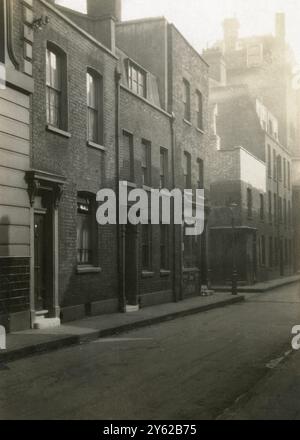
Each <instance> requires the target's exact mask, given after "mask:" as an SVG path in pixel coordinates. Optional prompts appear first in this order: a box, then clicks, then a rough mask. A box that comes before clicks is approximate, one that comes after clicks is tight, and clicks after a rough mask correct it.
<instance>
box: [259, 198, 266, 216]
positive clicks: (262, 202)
mask: <svg viewBox="0 0 300 440" xmlns="http://www.w3.org/2000/svg"><path fill="white" fill-rule="evenodd" d="M259 197H260V219H261V220H264V218H265V198H264V195H263V194H260V196H259Z"/></svg>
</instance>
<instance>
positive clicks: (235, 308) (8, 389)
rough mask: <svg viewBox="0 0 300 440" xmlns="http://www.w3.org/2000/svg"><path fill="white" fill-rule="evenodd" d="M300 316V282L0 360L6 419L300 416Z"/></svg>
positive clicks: (1, 415) (0, 405)
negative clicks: (299, 337) (298, 345)
mask: <svg viewBox="0 0 300 440" xmlns="http://www.w3.org/2000/svg"><path fill="white" fill-rule="evenodd" d="M216 296H217V295H216ZM196 300H197V299H196ZM200 300H201V298H198V301H200ZM204 300H205V298H204ZM175 306H176V305H175ZM146 310H147V309H145V312H146ZM142 312H143V311H142ZM110 319H112V317H111V318H110ZM127 319H132V318H130V317H127ZM297 324H298V325H300V284H299V283H298V284H292V285H289V286H284V287H280V288H277V289H275V290H272V291H270V292H266V293H263V294H261V293H252V294H249V295H247V300H246V301H241V302H239V303H236V304H234V305H231V306H228V307H218V308H215V309H213V310H209V311H207V312H204V313H196V314H192V315H186V316H182V317H178V319H173V320H170V321H169V320H167V321H165V322H161V323H156V324H155V325H154V324H153V325H150V326H144V327H141V328H138V329H134V330H131V331H128V332H127V333H122V334H120V335H117V334H116V335H113V336H109V337H103V338H100V339H96V340H93V341H90V342H87V343H84V344H80V345H75V346H70V347H65V348H62V349H61V350H55V351H51V352H45V353H42V354H40V355H39V356H31V357H27V358H23V359H19V360H16V361H14V362H9V363H7V364H2V365H1V366H0V419H1V420H2V419H3V420H5V419H9V420H82V419H83V420H216V419H217V420H218V419H221V420H222V419H223V418H225V419H228V418H229V419H230V418H233V419H238V418H239V417H241V418H248V419H256V418H258V419H260V418H261V417H265V418H269V417H270V418H273V419H276V418H277V419H280V418H282V417H284V418H298V417H299V411H300V401H299V391H300V389H299V373H298V371H299V368H298V367H299V360H298V359H299V352H296V353H295V354H293V353H291V340H292V333H291V332H292V327H294V326H295V325H297ZM276 399H278V402H276Z"/></svg>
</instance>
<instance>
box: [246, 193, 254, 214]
mask: <svg viewBox="0 0 300 440" xmlns="http://www.w3.org/2000/svg"><path fill="white" fill-rule="evenodd" d="M252 209H253V200H252V189H251V188H248V189H247V212H248V218H252Z"/></svg>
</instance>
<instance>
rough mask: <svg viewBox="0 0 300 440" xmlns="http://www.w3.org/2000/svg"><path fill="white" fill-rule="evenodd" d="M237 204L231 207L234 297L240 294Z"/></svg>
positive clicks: (232, 291) (232, 290) (232, 288)
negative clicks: (237, 261) (237, 258)
mask: <svg viewBox="0 0 300 440" xmlns="http://www.w3.org/2000/svg"><path fill="white" fill-rule="evenodd" d="M237 206H238V205H237V204H236V203H232V204H231V205H230V206H229V209H230V212H231V226H232V287H231V293H232V295H234V296H235V295H237V294H238V286H237V277H238V274H237V266H236V234H235V218H234V209H235V208H237Z"/></svg>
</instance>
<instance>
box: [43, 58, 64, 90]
mask: <svg viewBox="0 0 300 440" xmlns="http://www.w3.org/2000/svg"><path fill="white" fill-rule="evenodd" d="M46 79H47V84H48V85H49V86H51V87H53V88H55V89H57V90H60V89H61V69H60V60H59V57H58V56H57V55H56V54H55V53H54V52H52V51H50V50H47V68H46Z"/></svg>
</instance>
